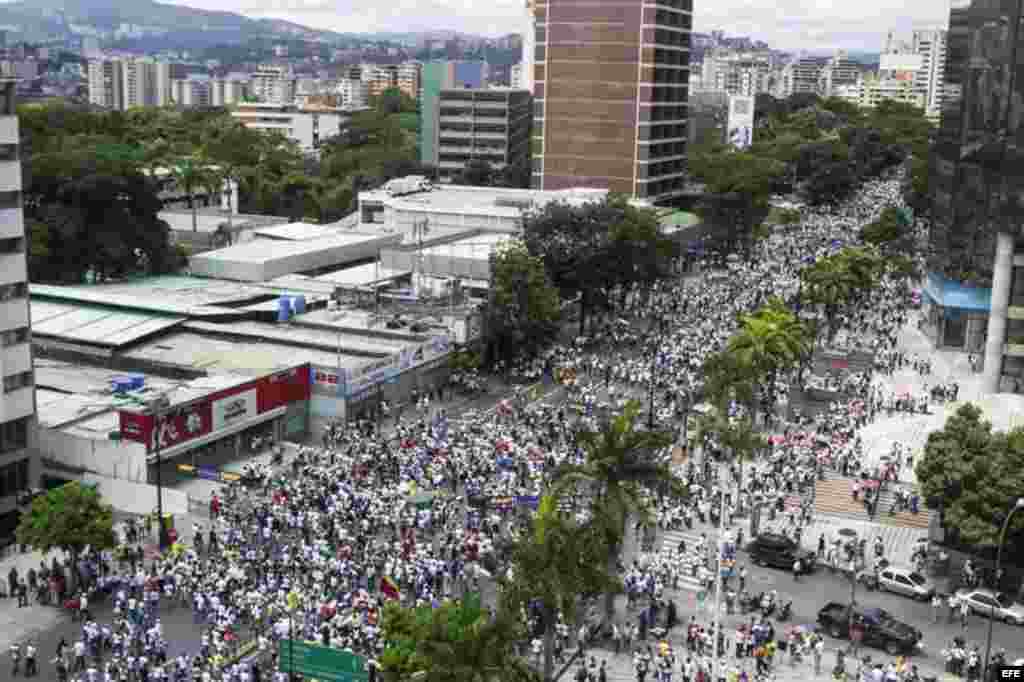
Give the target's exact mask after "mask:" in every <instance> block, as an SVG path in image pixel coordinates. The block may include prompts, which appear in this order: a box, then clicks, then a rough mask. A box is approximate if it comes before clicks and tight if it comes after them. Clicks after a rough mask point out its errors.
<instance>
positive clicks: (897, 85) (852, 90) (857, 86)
mask: <svg viewBox="0 0 1024 682" xmlns="http://www.w3.org/2000/svg"><path fill="white" fill-rule="evenodd" d="M886 56H887V55H885V54H882V60H883V64H884V63H885V61H884V60H885V58H886ZM911 73H912V72H911ZM906 74H907V72H906V71H879V73H877V74H876V73H869V74H865V75H862V76H861V77H860V78H858V79H857V82H856V83H845V84H842V85H839V86H837V87H836V88H835V90H834V91H833V93H832V96H833V97H838V98H840V99H845V100H847V101H849V102H853V103H854V104H856V105H857V106H859V107H864V108H868V109H871V108H874V107H875V106H877V105H878V103H879V102H881V101H883V100H887V99H889V100H893V101H896V102H903V103H905V104H910V105H912V106H915V107H920V108H924V102H925V96H924V93H922V92H920V91H919V90H918V89H917V87H916V86H915V84H914V80H913V78H912V77H908V76H907V75H906Z"/></svg>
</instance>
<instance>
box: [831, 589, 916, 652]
mask: <svg viewBox="0 0 1024 682" xmlns="http://www.w3.org/2000/svg"><path fill="white" fill-rule="evenodd" d="M851 622H853V623H855V624H860V625H861V626H862V627H863V628H864V639H863V640H862V644H864V645H865V646H870V647H875V648H877V649H884V650H885V652H886V653H887V654H889V655H890V656H895V655H897V654H900V653H908V654H909V653H914V652H915V651H917V650H918V649H919V648H921V638H922V637H923V636H924V635H923V634H922V633H921V631H920V630H918V629H917V628H915V627H913V626H911V625H907V624H906V623H904V622H902V621H899V620H896V619H895V618H894V617H893V616H892V614H890V613H889V612H888V611H886V610H885V609H876V608H865V607H862V606H857V605H856V604H855V605H854V606H853V608H852V609H851V608H850V607H849V606H848V605H847V604H842V603H840V602H829V603H828V604H825V606H823V607H822V609H821V610H820V611H818V625H820V626H821V627H822V628H823V629H824V630H825V631H826V632H827V633H828V634H829V635H830V636H832V637H835V638H837V639H846V638H847V637H849V636H850V623H851Z"/></svg>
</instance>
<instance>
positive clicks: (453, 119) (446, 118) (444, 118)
mask: <svg viewBox="0 0 1024 682" xmlns="http://www.w3.org/2000/svg"><path fill="white" fill-rule="evenodd" d="M438 120H439V121H441V123H472V122H473V121H474V120H475V119H474V118H473V117H472V116H458V115H454V116H453V115H448V114H441V116H440V117H438Z"/></svg>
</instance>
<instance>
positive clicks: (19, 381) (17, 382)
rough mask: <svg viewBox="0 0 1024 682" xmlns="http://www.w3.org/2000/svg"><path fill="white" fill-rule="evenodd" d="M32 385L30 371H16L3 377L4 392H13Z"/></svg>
mask: <svg viewBox="0 0 1024 682" xmlns="http://www.w3.org/2000/svg"><path fill="white" fill-rule="evenodd" d="M31 385H32V372H31V371H28V372H18V373H17V374H10V375H8V376H5V377H4V393H13V392H14V391H17V390H20V389H22V388H25V387H27V386H31Z"/></svg>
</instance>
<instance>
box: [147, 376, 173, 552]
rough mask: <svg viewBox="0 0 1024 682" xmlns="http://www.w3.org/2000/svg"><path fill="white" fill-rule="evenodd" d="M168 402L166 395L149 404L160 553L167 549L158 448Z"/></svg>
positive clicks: (162, 483) (161, 473) (160, 460)
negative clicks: (154, 460) (151, 419)
mask: <svg viewBox="0 0 1024 682" xmlns="http://www.w3.org/2000/svg"><path fill="white" fill-rule="evenodd" d="M169 404H170V401H169V400H168V399H167V396H166V395H160V396H158V397H157V398H155V399H154V400H153V401H152V402H151V403H150V411H151V412H152V413H153V456H154V458H155V459H156V515H157V529H158V530H157V543H158V545H159V548H160V551H161V552H163V551H164V550H165V549H167V545H168V544H169V543H168V542H167V524H166V523H165V522H164V477H163V460H162V459H161V457H160V447H161V445H162V444H163V434H162V433H161V430H162V428H163V420H164V411H165V410H166V409H167V407H168V405H169Z"/></svg>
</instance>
